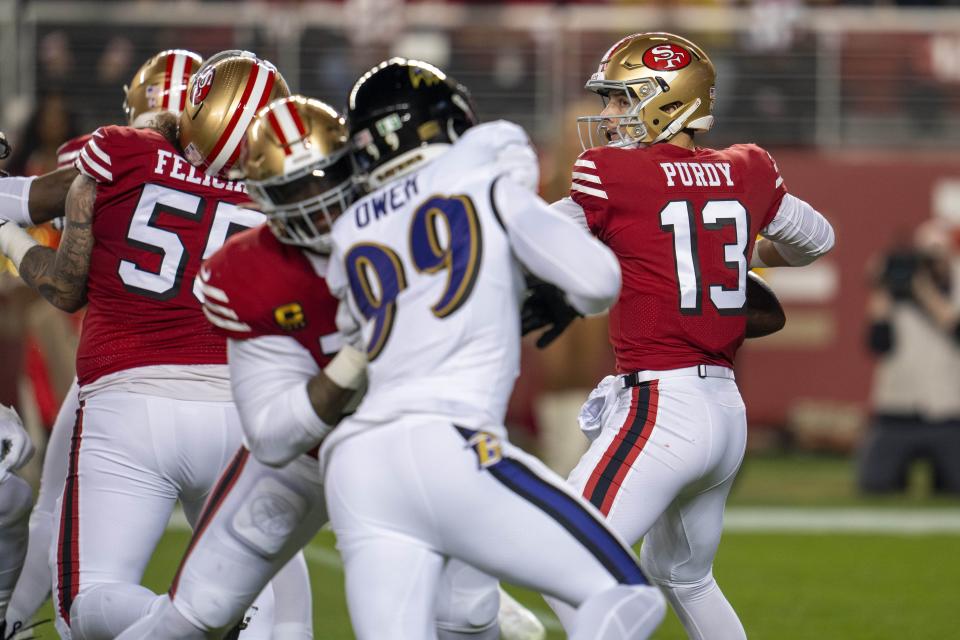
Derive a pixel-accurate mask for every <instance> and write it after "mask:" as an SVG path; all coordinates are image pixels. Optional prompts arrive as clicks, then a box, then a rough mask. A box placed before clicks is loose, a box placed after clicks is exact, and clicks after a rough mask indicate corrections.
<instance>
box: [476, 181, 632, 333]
mask: <svg viewBox="0 0 960 640" xmlns="http://www.w3.org/2000/svg"><path fill="white" fill-rule="evenodd" d="M493 199H494V203H495V207H496V211H497V214H498V215H499V216H500V220H501V222H502V223H503V226H504V228H505V229H506V231H507V236H508V237H509V239H510V245H511V247H512V248H513V253H514V255H516V257H517V259H518V260H519V261H520V262H521V263H522V264H523V266H525V267H526V268H527V269H528V270H529V271H530V272H531V273H533V275H535V276H537V277H538V278H540V279H541V280H545V281H546V282H549V283H551V284H555V285H557V286H558V287H560V289H562V290H563V291H565V292H566V294H567V298H568V300H569V301H570V304H571V305H572V306H573V307H574V308H575V309H576V310H577V311H579V312H580V313H583V314H591V313H601V312H602V311H605V310H606V309H608V308H609V307H610V305H611V304H613V302H614V301H615V300H616V299H617V295H618V294H619V293H620V265H619V263H618V262H617V259H616V257H615V256H614V255H613V253H612V252H611V251H610V249H608V248H607V247H605V246H604V245H603V244H602V243H600V241H599V240H597V239H596V238H594V237H593V236H591V235H590V234H588V233H585V232H584V231H583V229H581V228H579V227H578V226H577V224H576V223H575V222H573V221H572V220H570V219H569V218H565V217H564V216H562V215H560V214H559V213H557V212H555V211H552V210H551V209H550V207H549V206H548V205H547V203H546V202H544V201H543V200H541V199H540V197H539V196H537V195H536V194H534V193H531V192H530V191H529V190H527V189H524V188H522V187H521V186H519V185H518V184H516V182H514V181H513V180H511V179H510V178H509V177H501V178H499V179H498V180H497V182H496V185H495V187H494V193H493Z"/></svg>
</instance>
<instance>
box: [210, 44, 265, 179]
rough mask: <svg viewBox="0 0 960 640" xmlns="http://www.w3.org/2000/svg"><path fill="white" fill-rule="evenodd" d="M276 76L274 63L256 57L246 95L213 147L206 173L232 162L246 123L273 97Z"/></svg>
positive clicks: (244, 132)
mask: <svg viewBox="0 0 960 640" xmlns="http://www.w3.org/2000/svg"><path fill="white" fill-rule="evenodd" d="M276 77H277V71H276V69H274V68H273V66H272V65H268V64H264V63H263V62H261V61H257V64H256V65H255V66H254V68H253V73H251V74H250V77H249V78H247V85H246V86H245V87H244V88H243V95H242V96H241V97H240V102H239V103H237V109H236V111H234V112H233V117H232V118H230V122H229V123H228V124H227V127H226V129H224V130H223V134H222V135H221V136H220V139H219V140H217V144H215V145H214V146H213V149H212V150H211V151H210V157H212V158H213V160H212V161H211V162H210V166H209V167H208V169H207V173H209V174H211V175H216V174H218V173H220V170H221V169H223V167H224V166H225V165H227V164H230V165H232V164H233V163H234V162H235V161H236V159H237V157H239V155H240V143H241V141H242V140H243V136H244V135H245V134H246V132H247V127H248V126H250V121H251V120H253V116H254V115H256V113H257V111H259V110H260V108H261V107H263V106H264V105H266V103H267V101H268V100H269V99H270V92H271V91H272V90H273V83H274V81H275V80H276Z"/></svg>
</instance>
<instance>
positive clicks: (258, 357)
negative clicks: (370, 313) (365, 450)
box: [227, 336, 366, 466]
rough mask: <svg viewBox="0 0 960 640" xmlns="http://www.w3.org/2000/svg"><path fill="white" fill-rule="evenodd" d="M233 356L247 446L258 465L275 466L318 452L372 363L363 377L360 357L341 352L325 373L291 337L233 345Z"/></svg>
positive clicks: (234, 383) (235, 392)
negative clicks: (356, 362)
mask: <svg viewBox="0 0 960 640" xmlns="http://www.w3.org/2000/svg"><path fill="white" fill-rule="evenodd" d="M227 351H228V360H229V363H230V382H231V385H232V387H233V397H234V400H235V402H236V404H237V409H238V410H239V412H240V419H241V422H242V425H243V432H244V435H245V436H246V441H247V446H248V447H249V448H250V452H251V453H253V455H254V457H255V458H257V460H259V461H260V462H263V463H264V464H269V465H273V466H283V465H285V464H287V463H288V462H290V461H291V460H293V459H294V458H296V457H297V456H299V455H301V454H303V453H306V452H307V451H309V450H310V449H312V448H313V447H314V446H316V445H317V444H318V443H319V442H320V440H322V439H323V437H324V436H326V435H327V433H329V432H330V430H331V429H333V427H334V425H336V423H337V422H338V421H339V419H340V417H341V416H342V414H343V409H344V407H346V406H347V404H348V403H349V401H350V400H351V399H352V398H353V396H354V394H355V393H356V392H357V389H358V388H359V387H360V385H361V383H362V382H363V379H364V375H363V372H364V365H365V362H366V361H365V359H364V363H363V365H361V366H360V367H359V373H357V367H356V366H355V363H353V362H350V360H351V358H353V356H354V354H355V353H358V352H356V351H355V350H352V349H350V350H346V351H341V353H340V354H338V355H337V357H335V358H334V359H333V360H332V361H331V362H330V363H329V364H328V365H327V366H326V368H324V369H323V370H318V367H317V364H316V362H315V361H314V360H313V358H312V357H311V355H310V353H309V352H308V351H307V350H306V349H304V348H303V347H302V346H301V345H300V344H298V343H297V342H296V340H294V339H292V338H289V337H287V336H261V337H258V338H251V339H248V340H235V339H230V340H228V342H227ZM344 353H345V354H346V355H343V354H344ZM341 355H343V357H342V358H341ZM338 358H339V360H338ZM345 372H346V373H345Z"/></svg>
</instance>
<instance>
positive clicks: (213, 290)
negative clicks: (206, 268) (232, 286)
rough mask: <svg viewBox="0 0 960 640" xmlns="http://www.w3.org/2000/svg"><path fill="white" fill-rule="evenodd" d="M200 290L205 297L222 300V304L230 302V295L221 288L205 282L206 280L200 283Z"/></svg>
mask: <svg viewBox="0 0 960 640" xmlns="http://www.w3.org/2000/svg"><path fill="white" fill-rule="evenodd" d="M200 291H202V292H203V295H204V297H205V298H212V299H214V300H216V301H217V302H222V303H224V304H230V297H229V296H228V295H227V292H226V291H224V290H223V289H218V288H217V287H215V286H213V285H210V284H207V283H206V282H202V281H201V283H200Z"/></svg>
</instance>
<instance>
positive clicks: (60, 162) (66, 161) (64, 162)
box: [57, 150, 80, 169]
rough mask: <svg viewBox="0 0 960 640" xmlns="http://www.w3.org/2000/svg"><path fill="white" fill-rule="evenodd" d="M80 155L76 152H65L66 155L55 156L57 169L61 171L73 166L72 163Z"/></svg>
mask: <svg viewBox="0 0 960 640" xmlns="http://www.w3.org/2000/svg"><path fill="white" fill-rule="evenodd" d="M79 155H80V152H79V151H77V150H74V151H67V152H66V153H61V154H59V155H58V156H57V169H63V168H64V167H69V166H70V165H71V164H73V161H74V160H76V159H77V156H79Z"/></svg>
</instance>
